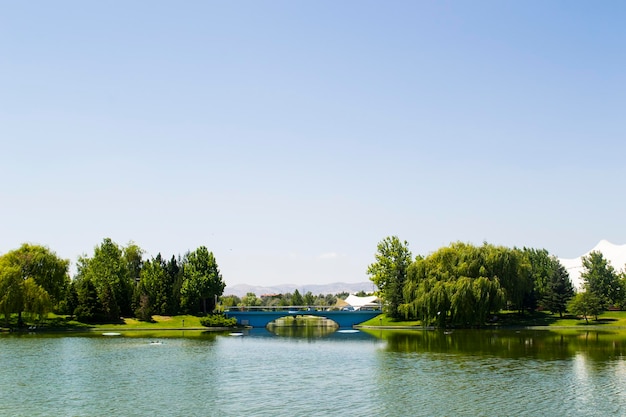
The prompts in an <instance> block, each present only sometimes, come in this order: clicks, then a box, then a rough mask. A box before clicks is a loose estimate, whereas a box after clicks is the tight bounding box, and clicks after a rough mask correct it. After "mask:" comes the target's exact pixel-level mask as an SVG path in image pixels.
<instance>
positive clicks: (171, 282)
mask: <svg viewBox="0 0 626 417" xmlns="http://www.w3.org/2000/svg"><path fill="white" fill-rule="evenodd" d="M179 263H180V262H179V261H178V260H177V259H176V257H175V256H174V255H172V258H171V259H170V260H169V261H168V262H166V263H165V265H164V269H165V286H166V288H167V289H166V292H167V311H166V314H170V315H173V314H179V313H182V309H181V289H182V286H183V271H182V269H181V268H180V266H179Z"/></svg>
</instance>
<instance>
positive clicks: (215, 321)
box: [200, 314, 237, 327]
mask: <svg viewBox="0 0 626 417" xmlns="http://www.w3.org/2000/svg"><path fill="white" fill-rule="evenodd" d="M200 324H201V325H203V326H204V327H235V326H236V325H237V319H235V318H230V319H229V318H226V316H224V315H223V314H209V315H208V316H206V317H203V318H201V319H200Z"/></svg>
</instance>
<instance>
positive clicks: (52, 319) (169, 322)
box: [2, 314, 204, 330]
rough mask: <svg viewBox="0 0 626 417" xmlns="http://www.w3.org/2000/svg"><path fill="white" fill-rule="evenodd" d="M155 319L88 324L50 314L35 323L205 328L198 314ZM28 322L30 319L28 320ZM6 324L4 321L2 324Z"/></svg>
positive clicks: (63, 327) (69, 327)
mask: <svg viewBox="0 0 626 417" xmlns="http://www.w3.org/2000/svg"><path fill="white" fill-rule="evenodd" d="M152 318H153V321H151V322H146V321H139V320H137V319H133V318H127V319H123V320H122V321H120V323H105V324H86V323H81V322H78V321H75V320H71V319H69V318H67V317H65V316H57V315H55V314H50V315H49V316H48V318H46V319H44V320H41V321H39V322H37V323H36V324H35V326H36V327H38V328H40V329H45V330H57V329H58V330H102V329H118V330H148V329H154V330H166V329H183V328H185V329H192V328H196V329H199V328H204V327H203V326H202V325H201V324H200V319H201V317H196V316H190V315H185V316H171V317H170V316H153V317H152ZM10 323H11V325H12V326H11V327H15V326H16V323H17V318H15V317H12V319H11V322H10ZM27 323H28V321H27ZM2 326H4V323H3V324H2Z"/></svg>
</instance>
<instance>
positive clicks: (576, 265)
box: [559, 240, 626, 290]
mask: <svg viewBox="0 0 626 417" xmlns="http://www.w3.org/2000/svg"><path fill="white" fill-rule="evenodd" d="M591 252H600V253H602V256H603V257H604V259H606V260H608V261H609V262H610V263H611V266H612V267H613V268H615V271H617V272H620V271H622V270H623V269H624V265H626V245H614V244H613V243H611V242H609V241H607V240H601V241H600V242H599V243H598V244H597V245H596V246H595V247H594V248H593V249H591V250H590V251H589V252H587V253H585V254H583V255H581V256H579V257H578V258H573V259H559V261H561V264H563V266H564V267H565V268H566V269H567V272H568V273H569V277H570V280H571V281H572V285H574V287H576V289H578V290H580V289H582V280H581V279H580V274H581V272H583V261H582V257H583V256H588V255H589V254H590V253H591Z"/></svg>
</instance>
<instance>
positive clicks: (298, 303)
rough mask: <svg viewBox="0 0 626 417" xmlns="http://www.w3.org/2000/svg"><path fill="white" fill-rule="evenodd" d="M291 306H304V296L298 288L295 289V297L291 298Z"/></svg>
mask: <svg viewBox="0 0 626 417" xmlns="http://www.w3.org/2000/svg"><path fill="white" fill-rule="evenodd" d="M291 305H293V306H301V305H304V298H302V294H300V291H298V289H297V288H296V289H295V291H294V292H293V295H292V296H291Z"/></svg>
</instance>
